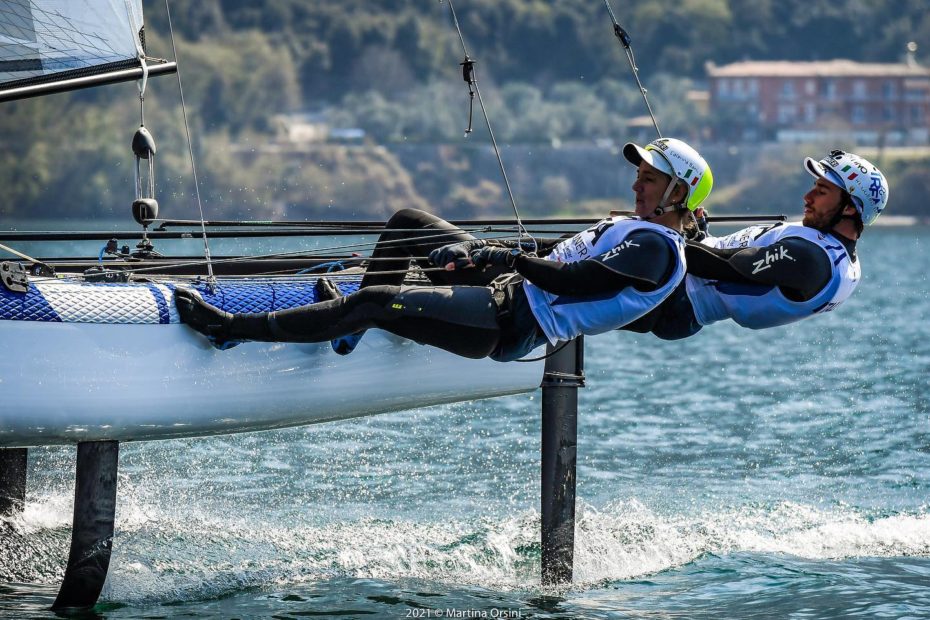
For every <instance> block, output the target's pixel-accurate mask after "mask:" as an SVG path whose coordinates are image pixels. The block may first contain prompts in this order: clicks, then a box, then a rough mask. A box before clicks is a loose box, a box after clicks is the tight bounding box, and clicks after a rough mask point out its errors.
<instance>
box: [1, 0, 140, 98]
mask: <svg viewBox="0 0 930 620" xmlns="http://www.w3.org/2000/svg"><path fill="white" fill-rule="evenodd" d="M142 49H143V40H142V0H0V88H4V87H11V86H19V85H22V84H29V83H33V82H38V81H42V82H45V81H54V80H55V79H57V76H60V77H61V78H62V79H65V78H68V77H72V76H75V75H92V74H95V73H103V72H107V71H112V70H114V69H119V68H127V67H133V66H136V67H138V66H139V65H140V62H139V56H140V52H141V51H142Z"/></svg>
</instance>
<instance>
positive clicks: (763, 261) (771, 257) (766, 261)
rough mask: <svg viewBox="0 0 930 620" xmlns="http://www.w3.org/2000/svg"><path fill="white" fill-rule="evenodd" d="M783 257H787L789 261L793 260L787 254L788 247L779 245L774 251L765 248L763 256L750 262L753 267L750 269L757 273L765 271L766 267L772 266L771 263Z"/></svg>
mask: <svg viewBox="0 0 930 620" xmlns="http://www.w3.org/2000/svg"><path fill="white" fill-rule="evenodd" d="M783 258H787V259H788V260H791V261H793V260H794V259H793V258H791V255H790V254H788V249H787V248H785V247H780V248H778V249H777V250H775V251H774V252H769V251H768V250H766V251H765V257H763V258H760V259H759V260H757V261H755V262H754V263H753V264H752V266H753V267H754V269H753V270H752V273H753V274H757V273H759V272H760V271H765V270H766V269H768V268H769V267H771V266H772V263H774V262H776V261H780V260H781V259H783Z"/></svg>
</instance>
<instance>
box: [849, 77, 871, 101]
mask: <svg viewBox="0 0 930 620" xmlns="http://www.w3.org/2000/svg"><path fill="white" fill-rule="evenodd" d="M852 87H853V99H865V96H866V94H867V92H868V87H867V86H866V83H865V80H855V81H853V85H852Z"/></svg>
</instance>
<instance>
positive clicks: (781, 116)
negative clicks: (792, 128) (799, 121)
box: [778, 103, 797, 125]
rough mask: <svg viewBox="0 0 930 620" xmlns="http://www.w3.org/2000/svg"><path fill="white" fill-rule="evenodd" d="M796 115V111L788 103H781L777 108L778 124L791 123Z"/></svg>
mask: <svg viewBox="0 0 930 620" xmlns="http://www.w3.org/2000/svg"><path fill="white" fill-rule="evenodd" d="M796 115H797V109H796V108H795V107H794V105H792V104H790V103H783V104H781V105H779V106H778V122H779V123H781V124H782V125H786V124H788V123H793V122H794V119H795V117H796Z"/></svg>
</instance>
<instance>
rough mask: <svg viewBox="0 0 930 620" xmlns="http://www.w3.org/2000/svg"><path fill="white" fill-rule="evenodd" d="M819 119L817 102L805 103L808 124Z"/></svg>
mask: <svg viewBox="0 0 930 620" xmlns="http://www.w3.org/2000/svg"><path fill="white" fill-rule="evenodd" d="M816 120H817V104H816V103H805V104H804V122H805V123H808V124H813V123H814V121H816Z"/></svg>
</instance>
